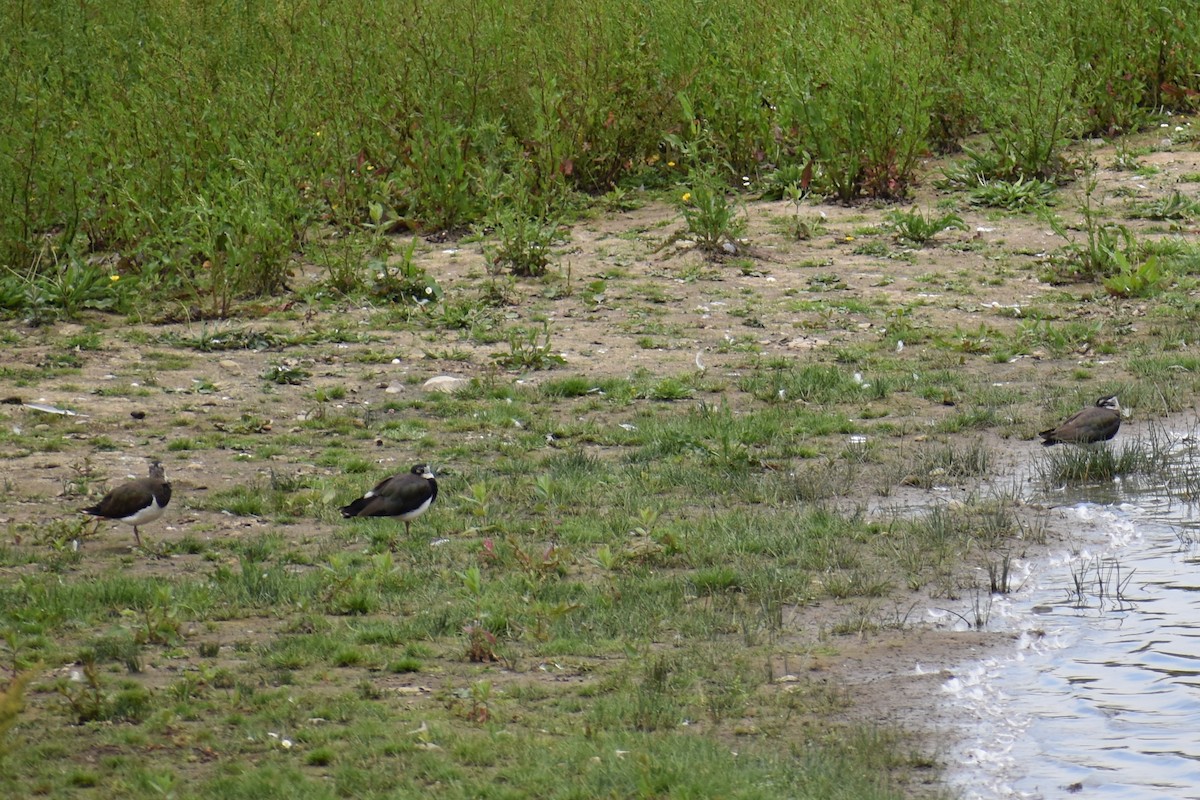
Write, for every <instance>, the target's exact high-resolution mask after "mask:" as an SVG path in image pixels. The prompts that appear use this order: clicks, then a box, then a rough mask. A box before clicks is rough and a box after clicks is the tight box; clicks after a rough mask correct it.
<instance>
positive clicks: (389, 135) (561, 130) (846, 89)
mask: <svg viewBox="0 0 1200 800" xmlns="http://www.w3.org/2000/svg"><path fill="white" fill-rule="evenodd" d="M0 31H3V37H2V41H3V45H2V47H3V56H4V57H3V59H0V85H3V86H5V87H6V88H5V90H4V91H3V92H0V198H3V203H4V205H5V208H6V212H5V214H3V215H0V266H2V267H4V270H5V276H4V280H3V281H2V282H0V307H7V308H10V309H11V308H22V307H28V306H35V307H36V306H37V305H38V304H50V305H55V306H59V307H67V308H71V307H72V306H77V305H82V306H93V307H95V306H107V307H122V306H123V305H124V304H127V303H128V302H129V300H130V299H131V298H132V297H133V296H134V293H135V292H136V288H137V286H138V285H141V284H150V285H153V286H156V287H159V289H160V291H162V292H164V293H166V294H168V295H170V296H178V297H184V298H190V299H191V301H192V302H194V303H196V304H197V305H198V306H199V307H200V310H201V311H202V312H203V313H212V314H223V313H226V312H227V311H228V310H229V304H230V298H231V297H233V296H237V295H242V294H245V293H262V292H266V293H269V292H273V291H276V290H278V289H280V287H281V286H283V285H284V281H285V279H286V276H287V270H288V264H289V261H290V259H291V258H292V257H293V256H294V255H295V254H297V253H304V252H305V251H306V248H308V247H309V245H310V234H311V232H312V231H314V229H316V228H317V226H321V225H332V226H335V227H336V228H344V229H361V228H362V227H364V226H370V227H372V228H374V229H376V230H379V229H385V230H397V229H405V228H411V229H419V230H425V231H427V230H431V229H441V228H448V227H454V226H461V225H464V224H467V223H472V222H475V221H480V220H491V221H492V222H493V224H497V225H501V226H503V225H504V224H505V223H506V221H507V224H508V225H509V226H510V227H511V226H512V225H526V224H528V221H529V220H535V221H537V220H543V221H544V220H546V219H552V218H554V217H555V216H556V215H558V214H561V213H563V212H564V210H566V209H569V208H570V207H571V206H572V205H573V204H574V203H575V202H577V200H576V198H578V197H579V196H580V193H585V194H596V193H604V192H613V191H615V192H617V193H620V192H622V191H625V190H628V189H629V188H631V187H633V186H650V187H654V186H660V187H666V186H671V185H674V184H676V183H685V182H686V183H687V184H688V185H689V186H698V187H700V188H701V189H703V188H704V187H706V186H710V185H712V184H713V183H714V182H715V183H717V184H718V185H719V184H720V183H722V182H726V181H730V180H732V182H733V183H737V179H738V177H739V176H743V175H745V176H747V177H752V178H753V179H754V180H756V181H757V180H759V179H765V180H767V181H768V182H770V181H774V182H775V183H776V184H778V185H786V184H789V183H795V182H797V181H802V182H803V183H804V184H805V185H806V186H807V185H808V182H809V179H810V178H811V180H812V182H813V183H812V187H813V188H815V189H817V190H818V191H820V192H822V193H825V194H827V195H830V196H835V197H838V198H841V199H843V200H850V199H853V198H855V197H859V196H862V195H867V196H875V197H900V196H903V195H904V194H905V191H906V189H907V187H908V186H909V183H910V181H911V180H912V177H913V169H914V166H915V162H916V159H917V157H918V156H919V155H920V154H922V153H924V152H926V151H928V150H930V149H938V148H952V147H955V146H956V145H958V144H959V143H960V142H961V141H962V139H963V137H964V136H966V135H968V134H972V133H976V132H985V133H986V134H987V138H988V144H987V148H988V150H989V152H990V153H992V154H993V156H992V157H989V158H988V159H987V164H988V171H989V172H992V173H993V174H994V177H1004V178H1008V179H1021V180H1026V179H1027V180H1035V179H1045V178H1053V176H1054V175H1056V174H1057V172H1058V171H1059V168H1060V162H1059V158H1060V155H1061V149H1060V148H1061V146H1062V144H1063V143H1064V142H1065V141H1066V139H1067V138H1068V137H1071V136H1078V135H1081V134H1086V133H1095V132H1113V131H1123V130H1129V129H1131V128H1134V127H1136V126H1137V125H1138V124H1139V123H1140V122H1142V121H1144V120H1145V119H1146V115H1147V113H1148V112H1150V111H1151V110H1163V109H1172V108H1174V109H1180V108H1186V107H1188V106H1189V105H1193V104H1194V103H1195V97H1196V95H1195V90H1197V89H1200V78H1197V75H1200V17H1198V16H1197V15H1196V14H1195V6H1194V3H1192V2H1189V1H1188V0H1165V1H1160V0H1155V1H1154V2H1151V1H1150V0H1139V1H1138V2H1129V3H1121V4H1118V5H1113V4H1112V3H1108V2H1103V0H1084V1H1083V2H1078V1H1076V0H1072V2H1066V1H1065V0H1017V1H1016V2H1008V3H993V2H987V1H986V0H952V1H951V2H943V3H927V2H909V3H887V2H876V1H874V0H833V1H832V2H828V1H824V2H821V3H812V2H799V1H797V2H791V3H760V2H753V0H733V1H732V2H723V3H709V2H695V1H694V0H650V1H649V2H646V1H645V0H603V2H592V1H591V0H587V1H586V2H585V1H584V0H555V1H554V2H544V0H536V1H535V0H483V1H482V2H479V1H477V0H471V2H463V1H462V0H448V1H447V2H436V3H434V2H423V0H416V1H415V2H412V3H392V2H380V1H379V0H375V1H374V2H366V3H342V2H337V1H336V0H327V1H326V2H296V3H286V4H280V3H274V2H265V0H237V1H236V2H208V1H206V2H186V3H185V2H178V0H174V1H172V0H158V1H157V2H150V3H130V2H110V3H68V2H36V3H35V2H29V1H28V0H23V1H21V2H14V3H9V4H6V5H5V6H4V8H3V9H2V10H0ZM685 112H686V113H685ZM810 162H811V164H812V166H813V169H812V170H811V171H809V172H806V171H805V167H806V166H807V165H809V164H810ZM97 251H102V252H117V253H119V254H120V262H119V268H120V272H121V273H122V277H123V279H124V280H125V283H124V284H123V285H122V289H121V292H118V293H115V294H114V293H113V292H111V291H109V290H108V288H107V287H106V286H105V284H104V281H106V280H109V279H110V278H111V275H110V274H109V272H110V270H94V271H93V270H90V269H89V268H88V267H86V266H85V264H86V261H87V258H88V255H89V254H90V253H94V252H97ZM69 269H74V270H76V273H77V274H75V275H73V276H70V278H69V279H68V278H65V277H63V275H64V273H65V272H66V271H67V270H69ZM64 294H65V295H66V296H65V297H64V296H63V295H64Z"/></svg>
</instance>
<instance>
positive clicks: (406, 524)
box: [404, 520, 412, 539]
mask: <svg viewBox="0 0 1200 800" xmlns="http://www.w3.org/2000/svg"><path fill="white" fill-rule="evenodd" d="M411 534H412V528H411V527H410V526H409V522H408V520H404V537H405V538H406V539H407V538H411Z"/></svg>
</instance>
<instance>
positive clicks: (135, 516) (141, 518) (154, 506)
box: [121, 500, 163, 525]
mask: <svg viewBox="0 0 1200 800" xmlns="http://www.w3.org/2000/svg"><path fill="white" fill-rule="evenodd" d="M162 515H163V507H162V506H160V505H159V504H158V500H151V501H150V505H148V506H146V507H145V508H143V509H141V510H140V511H135V512H134V513H132V514H130V515H129V516H128V517H121V522H124V523H126V524H127V525H144V524H145V523H147V522H153V521H154V520H156V519H158V518H159V517H161V516H162Z"/></svg>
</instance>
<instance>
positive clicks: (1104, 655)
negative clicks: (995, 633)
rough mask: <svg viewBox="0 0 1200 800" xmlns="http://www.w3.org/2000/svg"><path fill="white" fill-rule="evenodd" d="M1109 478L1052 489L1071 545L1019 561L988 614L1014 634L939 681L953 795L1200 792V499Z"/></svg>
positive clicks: (1157, 797)
mask: <svg viewBox="0 0 1200 800" xmlns="http://www.w3.org/2000/svg"><path fill="white" fill-rule="evenodd" d="M1115 488H1116V492H1115V496H1116V497H1119V498H1121V499H1120V501H1119V502H1107V501H1108V500H1110V498H1109V497H1102V498H1101V497H1099V496H1097V495H1096V494H1095V493H1094V491H1093V493H1092V494H1091V495H1090V499H1089V500H1082V499H1081V497H1088V495H1087V494H1086V493H1079V494H1077V495H1076V496H1068V495H1062V494H1060V495H1058V496H1057V497H1055V498H1054V499H1053V500H1052V502H1053V503H1054V504H1056V505H1058V504H1063V505H1064V507H1060V508H1057V509H1056V510H1055V511H1054V512H1053V513H1056V514H1062V515H1064V516H1065V519H1066V520H1067V521H1068V523H1069V527H1070V528H1071V529H1072V530H1073V531H1074V533H1075V540H1076V541H1075V543H1074V546H1073V547H1072V548H1071V551H1070V552H1068V551H1065V550H1064V551H1063V552H1062V553H1060V554H1057V555H1054V556H1051V557H1049V558H1046V559H1042V560H1040V561H1038V562H1036V563H1033V564H1030V565H1019V566H1020V567H1021V568H1022V569H1023V572H1022V577H1023V579H1024V585H1022V586H1021V588H1020V589H1019V590H1018V591H1016V592H1013V593H1012V594H1011V595H1010V596H1008V597H1007V598H995V599H993V601H992V603H991V606H990V608H989V614H988V628H989V629H991V630H1007V631H1013V632H1016V633H1018V634H1019V635H1018V637H1017V641H1016V642H1015V644H1014V645H1012V646H1008V647H1006V648H1001V650H1000V651H999V652H998V653H997V654H995V655H993V656H992V657H990V658H988V659H986V660H984V661H978V662H972V663H968V664H964V665H962V666H961V667H960V668H959V669H957V670H955V671H954V677H953V678H951V679H949V680H948V681H947V682H946V683H945V684H944V686H943V691H944V698H945V701H946V703H947V704H948V705H949V707H950V708H951V710H952V713H951V717H952V719H954V720H956V722H955V723H954V724H955V726H956V727H957V728H959V734H960V741H961V742H962V744H961V746H959V747H958V748H956V750H955V751H954V752H952V753H951V754H950V756H949V761H950V768H949V770H948V780H949V782H950V784H951V786H952V787H954V790H955V791H956V792H958V793H959V794H960V796H962V797H964V798H970V799H971V800H975V799H976V798H979V799H982V800H995V799H996V798H1060V797H1063V798H1065V797H1091V798H1096V797H1102V798H1122V800H1142V799H1143V798H1144V799H1145V800H1151V798H1153V800H1163V798H1200V544H1198V543H1200V509H1198V508H1197V506H1196V505H1194V504H1190V505H1189V504H1183V503H1180V502H1178V501H1174V502H1172V501H1171V500H1170V499H1169V498H1168V497H1166V496H1165V493H1164V492H1162V491H1158V490H1155V489H1153V488H1149V489H1147V488H1142V489H1136V488H1131V487H1127V486H1122V485H1120V484H1118V485H1116V487H1115ZM1106 491H1107V490H1106ZM1041 499H1045V498H1041ZM1096 500H1101V502H1096ZM940 613H942V612H937V611H935V612H931V616H933V617H935V622H936V621H937V620H936V618H937V617H938V616H939V614H940Z"/></svg>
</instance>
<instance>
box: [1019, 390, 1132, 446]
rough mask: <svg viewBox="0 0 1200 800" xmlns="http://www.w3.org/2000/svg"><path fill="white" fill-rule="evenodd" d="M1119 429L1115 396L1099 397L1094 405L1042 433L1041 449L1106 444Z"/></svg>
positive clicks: (1119, 423)
mask: <svg viewBox="0 0 1200 800" xmlns="http://www.w3.org/2000/svg"><path fill="white" fill-rule="evenodd" d="M1120 428H1121V404H1120V403H1119V402H1117V396H1116V395H1115V394H1114V395H1109V396H1108V397H1101V398H1100V399H1099V400H1097V401H1096V405H1094V406H1088V407H1087V408H1084V409H1082V410H1080V411H1077V412H1075V413H1074V414H1072V415H1071V416H1070V417H1068V418H1067V420H1066V421H1065V422H1063V423H1062V424H1061V425H1059V426H1057V427H1055V428H1051V429H1050V430H1048V431H1042V432H1041V433H1039V434H1038V436H1040V437H1042V446H1043V447H1053V446H1054V445H1056V444H1095V443H1096V442H1106V441H1108V440H1109V439H1111V438H1113V437H1114V436H1116V435H1117V431H1118V430H1120Z"/></svg>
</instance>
